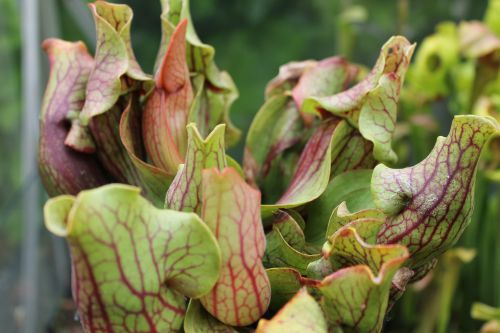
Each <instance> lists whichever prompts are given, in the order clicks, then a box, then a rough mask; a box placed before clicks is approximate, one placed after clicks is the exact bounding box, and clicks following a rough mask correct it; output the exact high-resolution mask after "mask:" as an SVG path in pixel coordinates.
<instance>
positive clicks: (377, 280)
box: [315, 227, 409, 332]
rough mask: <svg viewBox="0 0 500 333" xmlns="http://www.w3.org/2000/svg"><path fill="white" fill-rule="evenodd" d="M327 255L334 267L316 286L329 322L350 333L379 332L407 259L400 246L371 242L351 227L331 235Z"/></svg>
mask: <svg viewBox="0 0 500 333" xmlns="http://www.w3.org/2000/svg"><path fill="white" fill-rule="evenodd" d="M325 250H326V251H325V252H324V255H325V257H326V258H328V259H329V261H330V263H332V265H333V267H334V268H337V269H338V268H340V267H345V268H341V269H340V270H337V271H336V272H335V273H333V274H331V275H329V276H327V277H326V278H325V279H323V280H322V281H321V283H320V284H319V285H317V286H315V287H316V288H318V289H319V291H320V292H321V295H322V296H321V301H320V304H321V306H322V308H323V310H324V311H325V314H326V317H327V319H328V321H329V322H330V323H332V324H334V325H336V326H341V327H342V328H344V329H345V330H346V331H347V332H380V330H381V328H382V324H383V320H384V317H385V313H386V310H387V306H388V302H389V292H390V289H391V281H392V279H393V277H394V275H395V274H396V272H397V270H398V269H399V268H400V267H401V265H402V264H403V263H404V262H405V260H406V259H407V258H408V256H409V254H408V251H407V249H406V248H405V247H404V246H401V245H369V244H367V243H365V242H364V240H363V239H361V237H360V236H359V235H358V234H357V232H356V230H355V229H354V228H351V227H345V228H342V229H341V230H339V231H338V232H337V233H335V234H334V235H333V236H332V237H331V238H330V245H329V246H328V247H327V248H326V249H325Z"/></svg>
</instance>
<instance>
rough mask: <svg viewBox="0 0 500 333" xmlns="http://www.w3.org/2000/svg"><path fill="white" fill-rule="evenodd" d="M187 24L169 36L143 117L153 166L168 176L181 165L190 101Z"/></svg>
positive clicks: (147, 148)
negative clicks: (166, 48)
mask: <svg viewBox="0 0 500 333" xmlns="http://www.w3.org/2000/svg"><path fill="white" fill-rule="evenodd" d="M187 24H188V23H187V21H186V20H183V21H182V22H181V23H179V25H178V26H177V27H176V29H175V31H174V33H173V34H172V38H171V39H170V43H169V46H168V50H167V52H166V53H165V56H164V58H163V61H162V63H161V66H160V69H159V70H158V71H157V72H156V75H155V82H156V85H155V88H154V90H153V92H152V93H151V95H150V96H149V98H148V100H147V102H146V105H145V107H144V112H143V117H142V133H143V136H144V145H145V147H146V151H147V153H148V156H149V157H150V158H151V160H152V161H153V164H154V165H155V166H157V167H159V168H162V169H163V170H165V171H166V172H167V173H171V174H173V173H176V172H177V168H178V166H179V164H182V163H183V162H184V155H185V153H186V146H187V131H186V126H187V123H188V115H189V108H190V106H191V103H192V101H193V91H192V88H191V83H190V81H189V70H188V67H187V64H186V56H185V54H186V27H187Z"/></svg>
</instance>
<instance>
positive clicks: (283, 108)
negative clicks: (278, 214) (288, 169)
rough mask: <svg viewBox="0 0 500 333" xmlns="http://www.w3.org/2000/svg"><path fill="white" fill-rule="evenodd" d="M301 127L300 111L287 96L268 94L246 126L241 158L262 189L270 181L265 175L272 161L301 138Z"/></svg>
mask: <svg viewBox="0 0 500 333" xmlns="http://www.w3.org/2000/svg"><path fill="white" fill-rule="evenodd" d="M304 131H305V129H304V124H303V123H302V120H301V119H300V113H299V112H298V110H297V107H296V106H295V103H294V102H293V100H292V99H291V98H290V97H289V96H286V95H276V96H273V97H271V98H269V99H268V100H267V101H266V102H265V103H264V105H263V106H262V107H261V108H260V110H259V111H258V112H257V114H256V116H255V118H254V120H253V121H252V124H251V125H250V129H249V130H248V136H247V140H246V145H245V154H244V160H243V165H244V169H245V175H246V177H247V178H248V179H249V180H250V181H251V182H252V183H255V184H257V185H258V186H259V187H260V188H262V187H264V190H265V187H266V183H268V182H271V181H272V179H269V178H272V177H271V176H270V175H269V174H270V171H271V167H272V164H273V163H276V162H277V158H278V157H279V156H280V154H282V153H283V152H284V151H285V150H287V149H289V148H291V147H293V146H294V145H296V144H298V143H299V142H300V141H302V140H303V139H304V138H303V135H304ZM296 154H297V155H298V153H296ZM272 187H274V188H275V186H272ZM282 193H283V192H281V193H280V195H281V194H282Z"/></svg>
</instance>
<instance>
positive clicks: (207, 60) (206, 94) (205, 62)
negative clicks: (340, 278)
mask: <svg viewBox="0 0 500 333" xmlns="http://www.w3.org/2000/svg"><path fill="white" fill-rule="evenodd" d="M161 3H162V15H161V20H162V40H161V44H160V50H159V51H158V55H157V61H156V66H155V68H158V67H159V64H160V59H162V58H163V56H164V54H165V53H166V47H165V46H164V45H167V44H168V43H169V41H170V39H171V38H172V33H173V30H174V29H173V27H174V26H176V25H177V24H179V22H180V21H182V20H183V19H185V20H187V21H188V26H187V33H186V41H187V48H186V60H187V66H188V68H189V71H190V72H191V74H192V76H193V77H194V79H193V80H192V82H193V86H194V88H195V92H196V93H195V96H196V97H195V101H194V103H193V105H192V107H191V111H190V121H194V122H196V125H197V127H198V129H199V130H200V132H201V134H202V135H203V136H206V135H208V133H210V132H211V131H212V130H213V129H214V128H215V126H216V125H218V124H220V123H225V124H226V126H227V127H226V140H225V142H226V144H227V145H228V146H231V145H233V144H235V143H236V142H237V141H238V140H239V137H240V136H241V131H240V130H239V129H237V128H236V127H235V126H234V125H233V124H232V122H231V120H230V118H229V110H230V107H231V105H232V103H233V102H234V100H236V98H238V95H239V93H238V89H237V88H236V86H235V84H234V82H233V79H232V78H231V76H230V75H229V74H228V73H227V72H225V71H220V70H219V69H218V67H217V65H216V64H215V61H214V56H215V50H214V48H213V47H212V46H211V45H208V44H205V43H202V42H201V41H200V39H199V37H198V35H197V34H196V31H195V29H194V26H193V25H192V19H191V14H190V11H189V1H188V0H162V1H161Z"/></svg>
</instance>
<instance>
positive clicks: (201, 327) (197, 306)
mask: <svg viewBox="0 0 500 333" xmlns="http://www.w3.org/2000/svg"><path fill="white" fill-rule="evenodd" d="M184 332H185V333H237V332H238V331H236V330H235V329H233V328H232V327H230V326H227V325H225V324H223V323H221V322H220V321H218V320H217V319H215V318H214V317H212V315H210V313H208V312H207V311H206V310H205V309H204V308H203V306H202V305H201V303H200V301H197V300H195V299H192V300H190V301H189V305H188V309H187V313H186V318H185V319H184Z"/></svg>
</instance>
